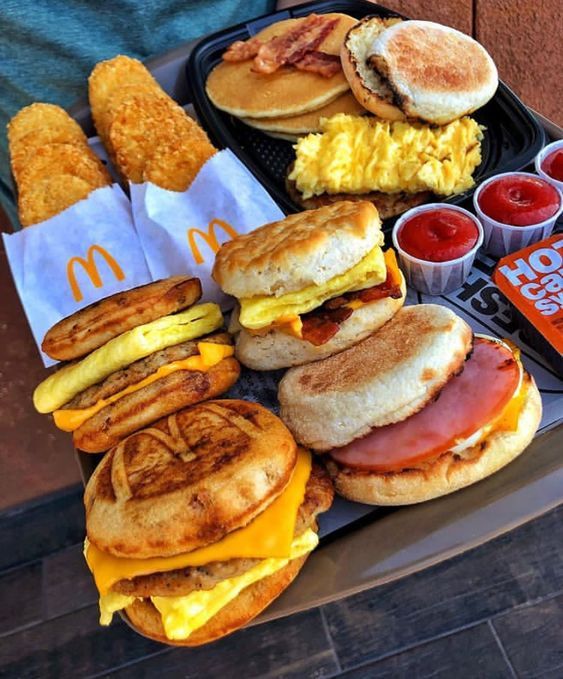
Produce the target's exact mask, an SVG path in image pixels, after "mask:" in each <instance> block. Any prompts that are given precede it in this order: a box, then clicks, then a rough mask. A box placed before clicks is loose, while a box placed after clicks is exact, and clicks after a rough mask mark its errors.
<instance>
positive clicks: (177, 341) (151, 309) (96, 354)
mask: <svg viewBox="0 0 563 679" xmlns="http://www.w3.org/2000/svg"><path fill="white" fill-rule="evenodd" d="M200 297H201V284H200V282H199V279H197V278H190V277H188V276H175V277H172V278H167V279H164V280H160V281H156V282H154V283H149V284H148V285H143V286H141V287H138V288H133V289H131V290H127V291H126V292H120V293H117V294H115V295H112V296H111V297H107V298H106V299H103V300H101V301H99V302H96V303H94V304H92V305H90V306H88V307H86V308H84V309H82V310H80V311H78V312H76V313H75V314H73V315H72V316H69V317H68V318H65V319H63V320H62V321H60V322H59V323H57V324H56V325H55V326H53V327H52V328H51V329H50V330H49V331H48V332H47V334H46V335H45V338H44V340H43V344H42V349H43V351H44V352H45V353H46V354H47V355H48V356H50V357H51V358H54V359H57V360H62V361H69V362H68V363H67V364H66V365H63V367H61V368H60V369H59V370H58V371H57V372H55V373H53V374H51V375H50V376H49V377H48V378H47V379H46V380H44V381H43V382H42V383H41V384H40V385H39V386H38V387H37V388H36V389H35V392H34V394H33V402H34V405H35V408H36V409H37V410H38V411H39V412H41V413H52V414H53V419H54V421H55V424H56V425H57V427H59V429H63V430H64V431H68V432H72V434H73V440H74V445H75V446H76V447H77V448H79V449H80V450H83V451H85V452H88V453H97V452H102V451H105V450H108V449H109V448H111V447H112V446H114V445H115V444H116V443H118V442H119V441H120V440H121V439H123V438H125V437H126V436H128V435H129V434H131V433H132V432H134V431H136V430H137V429H141V428H142V427H144V426H146V425H148V424H150V423H151V422H154V421H155V420H157V419H159V418H160V417H163V416H165V415H169V414H170V413H173V412H175V411H176V410H179V409H180V408H183V407H185V406H188V405H192V404H194V403H198V402H199V401H202V400H205V399H208V398H213V397H215V396H218V395H219V394H222V393H223V392H224V391H226V390H227V389H228V388H229V387H230V386H231V385H232V384H234V383H235V382H236V380H237V379H238V376H239V373H240V366H239V364H238V361H237V360H236V359H235V358H234V357H233V353H234V349H233V347H232V346H231V340H230V337H229V335H228V334H226V333H224V332H218V330H219V329H220V328H221V326H222V325H223V316H222V314H221V310H220V308H219V307H218V306H217V305H216V304H211V303H207V304H196V302H197V301H198V300H199V298H200Z"/></svg>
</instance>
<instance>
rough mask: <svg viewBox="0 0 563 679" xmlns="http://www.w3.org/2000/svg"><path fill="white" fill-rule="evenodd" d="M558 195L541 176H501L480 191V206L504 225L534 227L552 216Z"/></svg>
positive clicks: (556, 206)
mask: <svg viewBox="0 0 563 679" xmlns="http://www.w3.org/2000/svg"><path fill="white" fill-rule="evenodd" d="M559 200H560V199H559V194H558V193H557V190H556V189H555V188H554V187H553V186H551V184H550V183H549V182H546V181H545V180H543V179H541V178H540V177H522V176H517V175H513V176H509V177H499V178H498V179H497V180H495V181H492V182H491V183H490V184H487V186H485V188H484V189H483V190H482V191H481V193H480V194H479V207H480V208H481V210H483V212H484V213H485V214H486V215H487V216H488V217H490V218H491V219H494V220H495V221H497V222H500V223H501V224H510V226H531V225H532V224H539V223H540V222H544V221H545V220H546V219H549V218H550V217H553V215H554V214H555V213H556V212H557V210H558V209H559Z"/></svg>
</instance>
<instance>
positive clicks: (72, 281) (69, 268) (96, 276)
mask: <svg viewBox="0 0 563 679" xmlns="http://www.w3.org/2000/svg"><path fill="white" fill-rule="evenodd" d="M96 253H98V254H99V255H100V256H101V257H103V258H104V259H105V261H106V264H107V265H108V266H109V268H110V269H111V270H112V272H113V275H114V276H115V278H116V280H118V281H122V280H123V279H124V278H125V274H124V273H123V270H122V269H121V267H120V266H119V264H118V263H117V262H116V261H115V259H114V258H113V257H112V256H111V255H110V254H109V252H108V251H107V250H106V249H105V248H103V247H102V246H101V245H96V244H94V245H91V246H90V247H89V248H88V252H87V253H86V258H84V257H71V258H70V259H69V260H68V263H67V265H66V277H67V279H68V284H69V285H70V289H71V291H72V296H73V297H74V299H75V301H76V302H80V301H81V300H82V299H83V298H84V295H83V294H82V290H81V289H80V286H79V285H78V283H77V281H76V271H75V265H76V264H80V266H81V267H82V268H83V269H84V271H85V272H86V273H87V274H88V277H89V278H90V280H91V281H92V284H93V285H94V287H96V288H101V287H102V285H103V283H102V279H101V277H100V272H99V271H98V267H97V266H96V262H95V261H94V255H95V254H96Z"/></svg>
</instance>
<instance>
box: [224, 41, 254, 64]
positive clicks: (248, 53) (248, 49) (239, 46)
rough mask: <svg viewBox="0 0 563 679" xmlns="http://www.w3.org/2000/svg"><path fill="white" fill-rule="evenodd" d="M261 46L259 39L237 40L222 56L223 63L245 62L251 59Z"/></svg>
mask: <svg viewBox="0 0 563 679" xmlns="http://www.w3.org/2000/svg"><path fill="white" fill-rule="evenodd" d="M263 44H264V43H263V42H262V40H260V39H259V38H250V39H249V40H237V41H236V42H234V43H233V44H232V45H230V46H229V47H228V48H227V51H226V52H225V53H224V54H223V59H224V60H225V61H247V60H248V59H253V58H254V57H255V56H256V55H257V54H258V50H259V49H260V47H261V46H262V45H263Z"/></svg>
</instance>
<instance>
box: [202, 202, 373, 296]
mask: <svg viewBox="0 0 563 679" xmlns="http://www.w3.org/2000/svg"><path fill="white" fill-rule="evenodd" d="M380 227H381V220H380V219H379V215H378V213H377V210H376V208H375V207H374V206H373V205H372V204H371V203H369V202H351V201H348V202H347V201H343V202H340V203H333V204H331V205H327V206H324V207H321V208H319V209H318V210H308V211H306V212H300V213H297V214H294V215H289V217H286V218H285V219H282V220H280V221H278V222H272V223H271V224H266V225H264V226H262V227H260V228H259V229H256V230H255V231H252V232H250V233H249V234H246V235H244V236H238V237H237V238H235V239H234V240H232V241H229V242H228V243H225V244H224V245H223V246H222V247H221V249H220V250H219V252H218V253H217V256H216V259H215V265H214V267H213V278H214V279H215V280H216V281H217V283H218V284H219V285H220V286H221V288H222V289H223V290H224V291H225V292H227V293H228V294H230V295H234V296H235V297H238V298H239V299H240V298H244V297H254V296H256V295H276V296H279V295H282V294H285V293H287V292H290V291H292V290H302V289H303V288H305V287H307V286H309V285H321V284H322V283H326V281H328V280H330V279H331V278H334V277H335V276H338V275H339V274H342V273H344V272H346V271H348V270H349V269H351V268H352V267H353V266H354V265H355V264H357V263H358V262H359V261H360V260H361V259H362V258H363V257H364V256H365V255H366V254H367V253H368V252H369V251H370V250H372V249H373V248H374V247H376V246H378V245H381V244H382V243H383V234H382V233H381V230H380Z"/></svg>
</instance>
